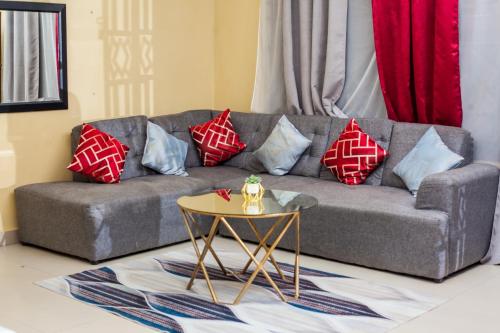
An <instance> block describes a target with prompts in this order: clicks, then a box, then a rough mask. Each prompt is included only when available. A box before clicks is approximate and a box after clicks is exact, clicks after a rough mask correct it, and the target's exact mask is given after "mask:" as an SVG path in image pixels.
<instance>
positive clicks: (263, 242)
mask: <svg viewBox="0 0 500 333" xmlns="http://www.w3.org/2000/svg"><path fill="white" fill-rule="evenodd" d="M180 210H181V213H182V217H183V220H184V224H185V226H186V230H187V232H188V234H189V238H190V239H191V243H192V244H193V248H194V250H195V252H196V256H197V257H198V262H197V264H196V267H195V269H194V270H193V273H192V275H191V279H190V280H189V283H188V285H187V289H190V288H191V287H192V285H193V282H194V280H195V278H196V276H197V274H198V272H199V269H200V268H201V270H202V272H203V277H204V278H205V281H206V283H207V286H208V290H209V291H210V295H211V296H212V299H213V301H214V303H216V304H218V303H219V300H218V298H217V295H216V293H215V290H214V288H213V285H212V282H211V281H210V277H209V275H208V271H207V268H206V266H205V263H204V260H205V257H206V255H207V253H208V251H210V252H211V254H212V255H213V257H214V258H215V260H216V261H217V264H218V265H219V267H220V268H221V270H222V272H223V273H224V274H226V275H227V270H226V269H225V268H224V266H223V265H222V262H221V261H220V259H219V257H218V256H217V254H216V253H215V250H214V249H213V247H212V242H213V240H214V238H215V235H216V233H217V230H218V227H219V225H220V224H221V223H222V224H223V225H224V226H225V227H226V228H227V230H228V231H229V232H230V233H231V235H232V236H233V238H234V239H235V240H236V241H237V242H238V244H240V246H241V247H242V249H243V250H244V251H245V253H246V254H247V255H248V256H249V257H250V259H249V260H248V262H247V264H246V265H245V267H244V269H243V272H246V271H247V270H248V267H249V266H250V265H251V264H252V263H254V264H255V266H256V267H255V270H254V271H253V272H252V274H251V275H250V277H249V278H248V280H247V281H246V283H245V285H244V286H243V288H242V289H241V290H240V292H239V294H238V295H237V297H236V299H235V301H234V303H233V304H235V305H236V304H238V303H239V302H240V301H241V299H242V297H243V296H244V295H245V293H246V292H247V290H248V288H249V287H250V286H251V285H252V283H253V281H254V280H255V278H256V277H257V275H258V274H259V273H260V272H262V274H263V275H264V277H265V278H266V280H267V281H268V282H269V284H270V285H271V286H272V287H273V288H274V290H276V292H277V293H278V295H279V297H280V298H281V299H282V300H283V301H284V302H286V301H287V299H286V297H285V296H284V295H283V293H282V292H281V290H280V289H279V287H278V286H277V285H276V283H275V282H274V280H273V279H272V278H271V276H270V275H269V273H268V272H267V271H266V268H265V264H266V263H267V262H268V261H270V262H271V263H272V264H273V266H274V267H275V268H276V270H277V272H278V274H279V275H280V277H281V278H283V279H285V275H284V274H283V272H282V271H281V269H280V268H279V266H278V264H277V262H276V260H275V259H274V257H273V255H272V253H273V252H274V250H275V249H276V247H277V246H278V244H279V243H280V242H281V239H282V238H283V236H284V235H285V234H286V232H287V231H288V229H289V228H290V226H291V225H292V224H293V223H295V227H296V230H295V235H296V240H295V241H296V243H295V269H294V287H295V299H297V298H298V297H299V283H300V281H299V265H300V262H299V256H300V212H297V213H292V214H289V215H286V216H282V217H280V218H279V219H278V220H277V221H276V222H275V223H274V224H273V225H272V226H271V228H269V230H268V231H267V232H266V234H265V235H264V237H262V235H261V234H260V233H259V231H258V230H257V227H256V225H255V223H254V222H253V221H252V220H251V219H247V221H248V223H249V225H250V227H251V228H252V230H253V231H254V233H255V236H256V237H257V238H258V239H259V245H258V246H257V249H256V250H255V251H254V252H253V253H252V252H251V251H250V249H249V248H248V247H247V245H246V244H245V243H244V242H243V241H242V239H241V238H240V237H239V236H238V234H237V233H236V231H235V230H234V229H233V228H232V227H231V225H230V224H229V222H228V221H227V220H226V219H225V217H223V216H219V215H216V216H214V219H213V221H212V226H211V228H210V232H209V234H208V236H207V237H205V236H204V235H203V233H202V232H201V230H200V228H199V226H198V224H197V222H196V220H195V219H194V217H193V215H192V213H191V212H189V211H188V210H185V209H183V208H181V209H180ZM287 217H288V220H287V221H286V222H285V225H284V226H283V227H282V229H281V231H280V232H279V234H278V236H277V237H276V239H275V240H274V241H273V243H272V244H271V245H270V246H268V244H267V241H268V239H269V238H270V237H271V236H272V235H273V233H274V231H275V230H276V228H278V227H279V226H280V225H281V224H282V222H283V221H285V220H286V218H287ZM192 226H193V227H194V228H196V229H197V231H198V232H199V233H200V236H201V238H202V239H203V241H204V242H205V246H204V248H203V250H202V251H201V252H200V248H199V246H198V244H197V242H196V238H195V234H194V233H193V230H192ZM260 249H264V251H265V254H264V257H263V258H262V259H261V260H260V261H258V260H257V258H256V255H257V254H258V252H259V251H260Z"/></svg>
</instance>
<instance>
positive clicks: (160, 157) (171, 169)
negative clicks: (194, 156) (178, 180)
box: [142, 121, 188, 176]
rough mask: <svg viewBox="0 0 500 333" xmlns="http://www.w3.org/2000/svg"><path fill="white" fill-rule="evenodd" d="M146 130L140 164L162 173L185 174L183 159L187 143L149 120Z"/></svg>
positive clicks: (184, 158)
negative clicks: (144, 145)
mask: <svg viewBox="0 0 500 333" xmlns="http://www.w3.org/2000/svg"><path fill="white" fill-rule="evenodd" d="M147 131H148V137H147V139H146V147H145V148H144V155H143V156H142V165H144V166H145V167H148V168H150V169H153V170H155V171H157V172H159V173H162V174H164V175H176V176H187V175H188V174H187V172H186V170H185V169H184V161H185V160H186V155H187V151H188V144H187V143H186V142H184V141H182V140H179V139H177V138H176V137H175V136H173V135H171V134H168V133H167V132H165V130H164V129H163V128H161V127H160V126H158V125H156V124H153V123H152V122H150V121H148V129H147Z"/></svg>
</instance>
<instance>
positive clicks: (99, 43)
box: [0, 0, 215, 231]
mask: <svg viewBox="0 0 500 333" xmlns="http://www.w3.org/2000/svg"><path fill="white" fill-rule="evenodd" d="M53 2H63V1H53ZM66 3H67V17H68V27H67V28H68V64H69V73H68V74H69V75H68V77H69V90H70V91H69V110H65V111H44V112H27V113H9V114H0V231H2V230H3V231H9V230H13V229H15V228H16V223H15V213H14V198H13V190H14V188H15V187H18V186H20V185H23V184H28V183H36V182H45V181H55V180H65V179H69V178H70V173H69V172H67V171H65V167H66V165H67V164H68V162H69V160H70V156H69V132H70V130H71V128H72V127H73V126H75V125H77V124H80V123H81V122H83V121H89V120H96V119H102V118H108V117H114V116H126V115H135V114H147V115H155V114H165V113H174V112H180V111H182V110H185V109H190V108H211V107H213V106H214V98H215V97H214V91H215V89H214V85H215V69H214V66H215V60H214V56H215V50H214V31H215V24H214V20H215V13H214V10H215V3H214V1H213V0H67V1H66ZM54 214H57V212H54Z"/></svg>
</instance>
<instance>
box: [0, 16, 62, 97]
mask: <svg viewBox="0 0 500 333" xmlns="http://www.w3.org/2000/svg"><path fill="white" fill-rule="evenodd" d="M2 18H3V19H4V20H5V25H4V27H5V30H4V38H3V45H2V49H3V63H2V98H1V100H2V102H4V103H14V102H29V101H39V100H58V99H59V85H58V79H57V75H58V73H57V48H56V37H57V36H56V20H57V14H54V13H36V12H21V11H5V12H3V17H2Z"/></svg>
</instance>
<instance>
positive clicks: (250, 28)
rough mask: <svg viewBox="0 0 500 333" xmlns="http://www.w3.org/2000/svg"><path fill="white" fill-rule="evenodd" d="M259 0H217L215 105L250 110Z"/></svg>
mask: <svg viewBox="0 0 500 333" xmlns="http://www.w3.org/2000/svg"><path fill="white" fill-rule="evenodd" d="M258 25H259V0H216V1H215V108H216V109H225V108H231V109H232V110H237V111H250V102H251V100H252V92H253V84H254V80H255V62H256V55H257V35H258V29H259V28H258Z"/></svg>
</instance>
